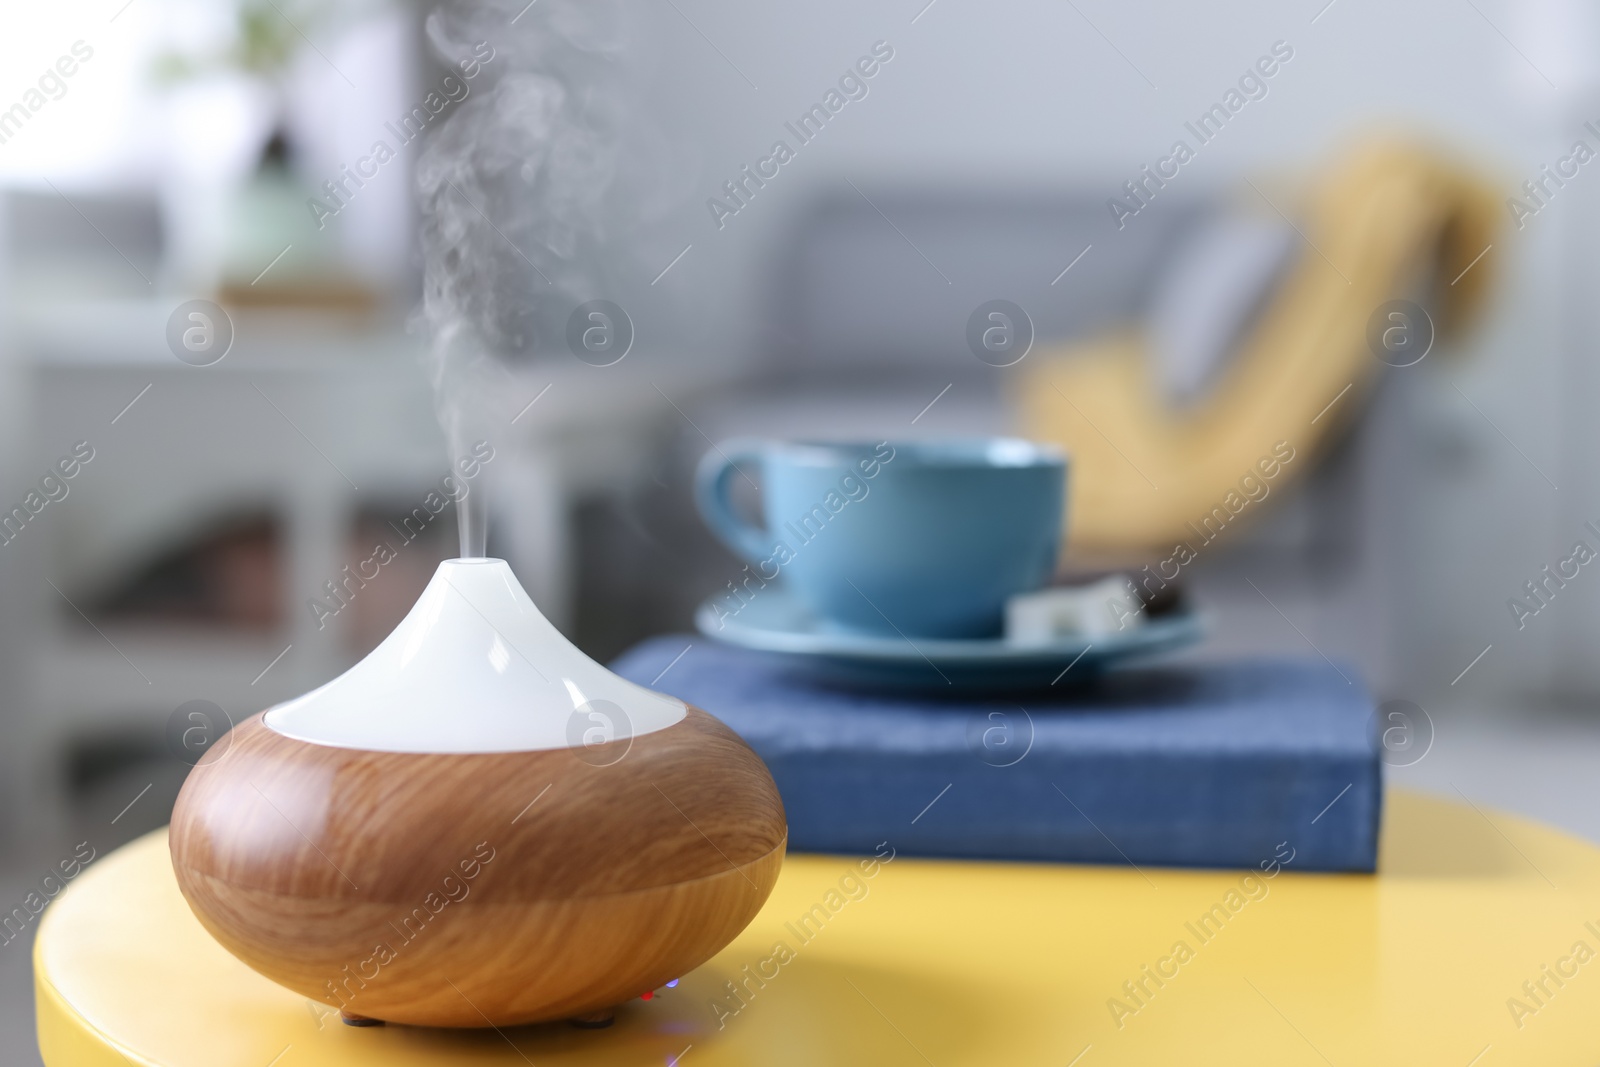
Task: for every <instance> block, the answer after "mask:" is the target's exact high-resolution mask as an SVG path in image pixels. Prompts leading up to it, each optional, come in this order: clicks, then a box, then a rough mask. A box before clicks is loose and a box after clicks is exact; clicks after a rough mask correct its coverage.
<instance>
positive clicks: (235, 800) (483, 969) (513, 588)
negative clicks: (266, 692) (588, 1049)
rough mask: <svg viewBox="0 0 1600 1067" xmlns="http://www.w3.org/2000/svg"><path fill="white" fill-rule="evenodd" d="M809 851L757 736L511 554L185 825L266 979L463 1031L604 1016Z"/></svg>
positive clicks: (442, 580) (288, 725) (476, 575)
mask: <svg viewBox="0 0 1600 1067" xmlns="http://www.w3.org/2000/svg"><path fill="white" fill-rule="evenodd" d="M786 837H787V831H786V826H785V822H784V816H783V807H782V804H781V803H780V801H779V799H778V792H777V788H776V787H775V786H774V785H773V782H772V777H771V775H769V774H768V773H767V769H766V766H765V765H764V764H762V762H761V760H760V759H759V758H758V757H757V756H756V755H755V753H753V752H751V751H750V749H749V748H748V747H747V746H746V745H745V744H744V742H743V741H741V740H740V739H739V738H738V737H737V736H736V735H735V734H734V733H733V732H732V731H731V730H729V729H728V728H727V727H725V726H723V725H722V724H721V723H720V722H718V721H717V720H716V719H714V718H712V717H711V716H709V715H707V714H706V713H705V712H703V711H700V710H699V709H697V708H693V707H689V706H686V705H685V704H683V703H681V702H679V701H676V700H672V699H671V698H669V697H665V696H662V695H661V694H658V693H654V692H651V691H650V690H647V689H643V688H641V687H639V686H636V685H634V684H632V683H630V682H626V681H624V680H622V679H621V678H618V677H617V676H616V675H614V674H612V673H611V672H610V671H607V670H606V669H605V668H604V667H601V666H600V665H599V664H597V663H595V662H594V661H593V660H590V659H589V658H588V657H587V656H584V655H583V654H582V653H581V652H579V651H578V650H577V649H576V648H575V647H573V646H572V645H571V644H570V643H569V642H568V641H567V640H566V639H565V638H563V637H562V636H561V635H560V633H558V632H557V631H556V629H555V628H554V627H553V626H551V625H550V623H549V622H548V621H546V620H545V619H544V617H543V616H542V615H540V614H539V612H538V609H537V608H535V607H534V605H533V602H532V601H531V600H530V599H529V598H528V595H527V593H525V592H524V591H523V589H522V587H521V585H520V584H518V582H517V580H516V578H515V577H514V576H513V575H512V573H511V569H510V568H509V567H508V566H506V564H505V563H504V562H503V561H501V560H493V559H457V560H450V561H447V562H445V563H443V564H441V565H440V567H439V570H438V572H437V573H436V574H435V575H434V577H433V580H432V581H431V582H430V583H429V585H428V587H427V589H426V590H425V591H424V592H423V594H422V597H421V598H420V599H419V600H418V601H417V604H416V606H415V607H414V608H413V609H412V611H411V613H410V614H409V615H408V616H407V617H406V619H405V620H404V621H403V622H402V623H401V624H400V626H399V627H398V628H397V629H396V630H395V631H394V633H392V634H391V635H390V636H389V637H388V638H387V639H386V640H385V641H384V642H383V643H382V644H381V645H379V646H378V647H377V648H376V649H374V650H373V652H372V653H371V654H370V655H369V656H367V657H366V658H365V659H363V660H362V661H361V662H360V663H358V664H356V665H355V666H354V667H352V668H351V669H350V670H349V671H348V672H346V673H345V674H343V675H341V676H340V677H338V678H336V679H334V680H333V681H332V682H329V683H328V684H327V685H324V686H322V687H321V688H320V689H316V690H314V691H312V692H310V693H308V694H306V695H305V696H302V697H299V698H297V699H295V700H292V701H289V702H288V703H286V704H281V705H279V706H277V707H275V708H272V709H270V710H268V711H266V712H264V713H262V714H259V715H256V716H255V717H253V718H251V719H249V720H247V721H246V722H244V723H242V724H241V725H240V726H238V727H237V728H236V729H235V730H234V731H233V732H232V734H230V735H229V738H228V741H227V743H226V744H225V745H220V744H219V745H218V746H217V747H216V748H214V749H213V750H212V751H211V752H210V753H208V754H207V756H206V758H205V759H203V760H202V761H201V762H200V763H199V764H197V765H196V767H195V768H194V770H193V771H192V772H191V773H190V775H189V779H188V781H186V782H185V783H184V786H183V790H182V792H181V793H180V794H179V796H178V803H177V806H176V807H175V808H174V810H173V814H172V831H171V843H172V862H173V867H174V868H175V869H176V871H177V877H178V885H179V887H180V888H181V889H182V891H183V894H184V896H185V897H186V898H187V899H188V901H189V904H190V906H191V907H192V908H193V909H194V913H195V915H196V916H198V917H199V919H200V922H201V923H202V924H204V925H205V927H206V929H207V930H209V931H210V932H211V934H212V935H213V936H214V937H216V939H217V940H218V941H220V942H221V943H222V944H223V945H224V946H225V947H226V948H227V949H228V950H229V951H231V952H232V953H233V954H234V955H236V956H238V957H239V958H240V959H241V960H243V961H244V962H245V963H247V964H249V965H250V966H251V967H253V968H254V969H256V970H257V971H260V972H261V973H262V974H264V975H266V976H267V977H269V978H271V979H273V980H274V981H276V982H279V983H281V984H282V985H285V986H288V987H289V988H290V989H293V990H295V991H296V992H299V993H302V994H304V995H305V996H307V997H310V998H312V999H314V1000H317V1001H321V1002H324V1003H327V1004H330V1005H332V1006H334V1007H337V1008H339V1009H340V1010H341V1011H343V1012H344V1014H345V1018H346V1020H347V1021H351V1022H359V1021H370V1020H379V1021H387V1022H397V1023H413V1024H419V1025H427V1026H456V1027H474V1026H491V1025H493V1026H506V1025H513V1024H518V1023H527V1022H537V1021H541V1020H550V1019H564V1018H567V1019H574V1020H575V1021H589V1022H596V1023H603V1022H604V1021H606V1020H607V1019H608V1018H609V1016H610V1010H611V1009H612V1008H613V1007H614V1006H615V1005H617V1004H620V1003H622V1002H624V1001H627V1000H630V999H632V998H634V997H636V996H638V995H639V994H641V993H643V992H646V991H648V990H651V989H654V988H656V987H658V986H660V985H662V984H663V983H665V982H667V981H668V980H670V979H673V978H676V977H678V976H679V975H681V974H683V973H684V972H686V971H688V970H690V969H692V968H694V967H696V966H698V965H699V964H701V963H703V962H705V961H706V960H707V959H709V958H710V957H711V956H712V955H713V954H715V953H716V952H717V951H718V950H719V949H720V948H722V947H723V946H724V945H726V944H727V943H728V942H729V941H731V940H732V939H733V938H734V936H735V935H737V934H738V933H739V931H740V930H742V929H743V928H744V927H745V925H746V924H747V923H749V921H750V920H751V919H752V918H754V916H755V914H756V912H757V911H758V910H759V909H760V907H761V905H762V903H763V902H764V901H765V900H766V897H767V894H768V893H769V892H770V891H771V889H772V886H773V883H774V882H775V881H776V880H777V876H778V869H779V867H780V865H781V864H782V862H783V854H784V845H785V841H786Z"/></svg>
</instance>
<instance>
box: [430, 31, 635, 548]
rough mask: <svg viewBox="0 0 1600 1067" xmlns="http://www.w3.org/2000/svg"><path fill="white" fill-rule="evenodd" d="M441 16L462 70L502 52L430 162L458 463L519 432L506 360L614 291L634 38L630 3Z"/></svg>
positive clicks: (475, 503)
mask: <svg viewBox="0 0 1600 1067" xmlns="http://www.w3.org/2000/svg"><path fill="white" fill-rule="evenodd" d="M525 5H526V6H525ZM426 26H427V35H428V40H429V43H430V44H431V46H432V48H433V49H434V51H435V52H436V53H437V55H438V57H439V59H440V60H441V62H442V63H443V64H444V65H445V66H446V67H447V68H448V69H449V71H450V73H451V74H452V76H455V77H457V78H460V77H461V76H462V72H463V70H464V69H465V68H464V67H463V64H464V63H466V64H471V63H472V62H473V61H474V60H480V61H481V58H482V56H483V54H484V52H485V46H487V48H489V49H492V50H493V52H492V59H490V60H489V61H488V62H482V63H481V69H480V70H479V72H478V73H477V74H476V75H475V76H474V77H473V78H471V79H470V80H469V81H468V82H467V84H468V86H469V89H470V92H469V94H468V96H467V97H466V99H464V100H463V101H462V102H461V103H460V104H458V105H457V106H456V109H455V110H454V112H453V113H451V114H450V115H449V116H448V117H447V118H446V119H445V121H444V122H443V123H442V125H440V126H439V127H438V128H437V129H436V131H435V132H432V133H431V134H430V135H429V137H428V139H427V142H426V145H425V147H424V148H423V150H422V153H421V155H420V157H419V159H418V162H417V174H416V182H417V196H418V202H419V205H420V208H421V238H422V253H423V301H422V316H423V319H424V320H425V323H426V326H427V329H428V332H429V334H430V338H431V345H430V349H431V356H430V361H429V362H430V366H429V370H430V375H431V378H432V381H433V386H434V396H435V402H436V406H437V410H438V414H439V422H440V424H441V426H442V427H443V428H444V432H445V438H446V441H447V442H448V445H449V448H450V450H451V454H452V459H454V458H455V457H459V456H462V455H465V454H466V450H467V448H468V447H469V446H470V445H471V443H472V442H473V441H475V440H478V439H480V438H481V439H486V440H489V441H491V442H493V441H494V440H495V438H496V436H498V435H500V432H501V431H503V430H505V429H506V428H507V427H508V425H509V423H510V419H511V417H512V415H513V414H514V413H515V412H514V408H512V401H513V400H514V399H515V398H514V397H511V396H509V395H508V394H507V391H506V389H505V388H504V382H505V373H504V363H505V361H508V360H516V359H519V358H527V357H529V356H532V355H535V354H542V353H544V352H546V351H553V350H554V349H555V348H556V347H557V346H558V345H560V344H561V343H562V333H563V330H564V324H565V320H566V317H567V315H568V313H570V312H571V310H572V309H573V308H574V307H575V306H576V305H577V304H579V303H581V302H582V301H584V300H586V299H590V298H591V297H593V296H594V295H595V293H596V291H597V290H598V289H599V288H600V287H601V278H600V272H601V270H602V264H603V262H604V260H605V257H606V252H607V250H608V246H609V244H610V242H611V239H612V236H613V229H612V225H611V224H612V222H613V220H616V219H618V217H619V212H617V211H616V210H615V209H614V208H613V207H612V205H611V201H612V199H613V197H612V194H613V189H614V185H615V181H614V179H615V175H616V171H617V165H616V162H617V160H616V157H617V152H618V148H617V144H618V131H619V128H620V123H621V121H622V116H623V107H622V90H621V87H620V71H621V62H620V56H621V52H622V46H623V39H624V34H623V23H622V19H621V16H620V5H619V3H618V2H617V0H536V2H535V3H533V4H531V5H527V0H476V2H466V0H447V2H445V3H443V4H441V5H439V6H438V7H437V8H436V9H435V10H434V11H433V12H432V13H431V14H430V15H429V16H428V19H427V23H426ZM482 494H483V488H482V487H481V486H479V487H477V488H475V489H474V490H473V491H472V492H471V493H470V495H469V496H468V497H467V499H466V500H464V501H463V502H462V505H461V506H460V507H459V508H458V515H459V521H460V527H461V554H462V556H465V557H471V556H481V555H483V554H484V543H485V539H486V534H487V531H486V530H485V518H484V515H485V509H484V506H483V499H482Z"/></svg>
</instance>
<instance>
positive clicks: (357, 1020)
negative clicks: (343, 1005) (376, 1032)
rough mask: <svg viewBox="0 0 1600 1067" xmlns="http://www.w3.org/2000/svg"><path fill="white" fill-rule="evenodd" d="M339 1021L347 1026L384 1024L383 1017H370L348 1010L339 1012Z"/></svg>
mask: <svg viewBox="0 0 1600 1067" xmlns="http://www.w3.org/2000/svg"><path fill="white" fill-rule="evenodd" d="M339 1021H340V1022H342V1023H344V1024H345V1025H346V1026H382V1025H383V1020H382V1019H369V1018H367V1017H366V1016H365V1015H355V1014H352V1013H351V1012H348V1011H341V1012H340V1013H339Z"/></svg>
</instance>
